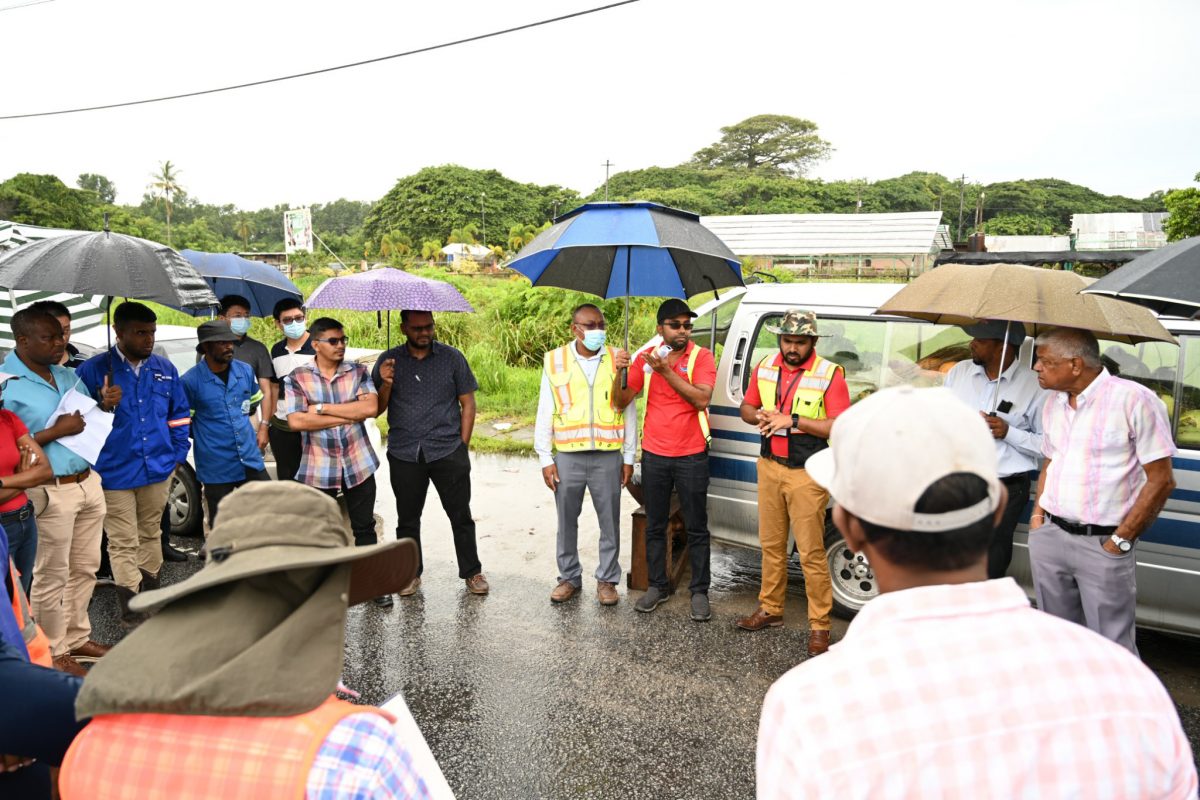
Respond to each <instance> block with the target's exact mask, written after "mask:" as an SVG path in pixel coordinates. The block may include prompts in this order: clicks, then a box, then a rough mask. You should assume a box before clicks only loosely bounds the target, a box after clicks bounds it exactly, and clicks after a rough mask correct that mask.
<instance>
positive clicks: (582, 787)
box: [92, 456, 1200, 800]
mask: <svg viewBox="0 0 1200 800" xmlns="http://www.w3.org/2000/svg"><path fill="white" fill-rule="evenodd" d="M474 461H475V472H474V480H473V487H474V501H473V502H472V510H473V512H474V516H475V518H476V521H477V525H478V536H479V549H480V557H481V560H482V561H483V565H484V572H485V574H486V575H487V577H488V580H489V582H490V583H491V586H492V593H491V594H490V595H489V596H487V597H476V596H474V595H470V594H468V593H467V592H466V590H465V588H464V585H463V582H462V581H461V580H459V579H458V577H457V575H458V570H457V566H456V564H455V560H454V549H453V546H452V544H451V539H450V529H449V524H448V522H447V521H446V518H445V515H444V513H443V512H442V510H441V508H440V506H439V504H438V503H437V502H436V494H435V493H433V492H432V491H431V497H430V500H429V502H428V504H427V505H426V509H425V525H424V527H423V531H422V538H423V540H424V544H425V558H426V568H425V576H424V578H423V579H422V587H421V590H420V591H419V592H418V593H417V594H416V595H415V596H413V597H410V598H403V599H400V598H397V603H396V606H395V608H393V609H390V610H381V609H378V608H375V607H374V606H372V605H370V604H367V605H363V606H359V607H356V608H354V609H351V610H350V612H349V620H348V625H347V632H346V670H345V676H344V680H345V683H346V684H347V685H348V686H350V687H351V688H354V689H356V690H357V691H359V692H361V693H362V695H363V699H364V700H365V701H367V702H371V703H382V702H383V701H385V700H386V699H388V698H389V697H391V696H393V695H395V694H396V693H398V692H400V693H403V694H404V697H405V699H406V700H407V702H408V705H409V708H410V709H411V710H412V713H413V716H414V718H415V719H416V721H417V723H418V724H419V725H420V726H421V729H422V731H423V732H424V734H425V738H426V740H427V741H428V743H429V745H430V748H431V749H432V751H433V753H434V755H435V756H436V757H437V759H438V761H439V763H440V764H441V766H442V769H443V771H444V772H445V774H446V778H447V779H448V781H449V783H450V785H451V786H452V787H453V788H454V790H455V792H456V794H457V796H458V797H459V798H463V800H469V799H470V798H599V797H621V798H654V799H655V800H657V799H658V798H743V797H753V796H754V743H755V737H756V734H757V726H758V712H759V708H760V706H761V703H762V699H763V696H764V694H765V693H766V691H767V689H768V688H769V687H770V685H771V683H772V682H773V681H774V680H775V679H776V678H778V677H779V676H780V675H781V674H783V673H784V672H786V671H787V670H788V669H790V668H791V667H793V666H795V665H796V664H797V663H799V662H800V661H802V660H803V659H804V658H805V654H804V653H805V646H806V631H805V622H804V620H805V612H804V596H803V587H802V586H801V585H800V583H799V570H798V569H796V570H794V572H793V574H794V576H795V577H794V579H793V580H792V582H791V586H790V589H789V597H788V607H787V610H786V612H785V616H786V619H787V626H786V627H784V628H782V629H775V630H770V631H765V632H762V633H756V634H750V633H745V632H743V631H740V630H738V629H736V628H734V627H733V625H732V624H731V623H732V619H733V618H734V617H735V616H738V615H741V614H745V613H749V612H750V611H751V610H753V608H754V605H755V602H756V594H757V590H758V563H757V561H758V559H757V553H754V552H750V551H744V550H740V549H736V548H731V549H727V548H722V547H720V546H714V549H713V587H712V590H711V592H710V598H711V600H712V604H713V619H712V621H711V622H707V623H696V622H693V621H692V620H691V619H690V618H689V617H688V613H687V611H688V608H687V606H688V603H687V592H686V589H685V590H684V591H683V592H682V593H681V594H678V595H676V596H675V597H673V598H672V599H671V601H670V602H668V603H667V604H666V605H664V606H662V607H661V608H659V609H658V611H656V612H655V613H653V614H637V613H635V612H634V611H633V603H632V601H633V600H634V599H636V597H637V596H638V593H636V592H633V593H628V594H627V593H626V590H625V588H624V586H622V587H619V590H620V592H621V602H620V603H619V604H618V605H617V606H615V607H611V608H605V607H601V606H600V605H599V604H598V603H597V602H596V599H595V593H594V589H595V585H594V582H593V581H592V580H591V578H590V577H589V576H590V575H591V573H592V571H593V570H594V569H595V565H596V544H595V542H596V538H597V535H598V529H597V527H596V524H595V519H594V515H593V514H591V511H590V508H589V507H588V504H585V509H584V514H583V516H582V517H581V519H580V542H581V558H582V561H583V568H584V578H585V582H584V591H583V592H581V593H580V594H579V595H578V596H577V597H576V598H575V599H573V600H572V601H570V602H568V603H566V604H563V605H552V604H551V603H550V601H549V593H550V590H551V589H553V588H554V584H555V577H556V569H555V565H554V532H555V517H554V504H553V500H552V497H551V495H550V492H549V491H548V490H547V489H546V488H545V486H544V485H543V484H542V483H541V473H540V470H538V468H537V465H536V462H534V461H533V460H530V459H522V458H504V457H490V456H476V457H475V459H474ZM386 469H387V464H386V462H385V463H384V465H383V467H382V468H381V472H384V471H386ZM378 479H379V485H380V486H381V487H386V486H388V482H387V478H386V475H383V474H381V475H379V476H378ZM624 503H625V508H624V514H623V520H624V521H625V522H624V524H623V529H624V530H623V537H622V565H623V566H624V567H625V568H626V569H628V553H629V525H628V519H629V513H631V512H632V511H633V509H634V508H635V506H636V504H635V503H634V502H633V500H632V499H630V498H629V497H627V496H626V497H625V499H624ZM376 511H377V513H378V514H379V515H380V516H381V517H382V518H383V520H384V523H383V527H384V530H386V531H387V532H388V534H389V535H391V532H392V531H393V530H394V525H395V508H394V506H393V504H392V499H391V495H390V493H389V492H387V491H386V490H385V489H381V491H380V498H379V503H378V506H377V509H376ZM589 517H590V518H589ZM177 544H180V545H182V546H184V547H185V548H189V549H191V550H193V551H194V550H195V549H196V547H197V546H198V544H199V542H198V541H195V540H187V539H183V540H179V541H178V542H177ZM198 567H199V562H198V561H196V560H195V559H194V558H193V559H191V560H190V561H189V562H188V563H187V564H184V565H175V564H168V565H166V567H165V574H164V577H165V578H166V579H167V580H168V581H171V580H177V579H182V577H184V576H185V575H186V574H189V573H191V572H194V571H195V570H196V569H197V568H198ZM685 580H686V576H685ZM115 618H116V603H115V597H114V596H113V593H112V592H111V591H104V590H101V591H99V592H98V593H97V595H96V599H95V601H94V602H93V606H92V619H93V622H94V625H95V632H94V635H95V638H97V639H98V640H100V641H115V640H116V639H117V638H119V637H120V629H119V626H117V625H116V622H115ZM844 631H845V623H844V622H840V621H837V620H835V623H834V639H835V641H836V640H837V639H838V638H839V637H840V635H841V633H842V632H844ZM1138 643H1139V647H1140V648H1141V650H1142V656H1143V658H1144V659H1145V660H1146V662H1147V664H1149V665H1150V666H1151V667H1152V668H1153V669H1154V670H1155V671H1156V672H1157V673H1158V674H1159V676H1160V678H1162V680H1163V682H1164V683H1165V684H1166V686H1167V688H1168V690H1169V691H1170V692H1171V694H1172V696H1173V697H1174V698H1175V700H1176V703H1177V704H1178V706H1179V710H1180V715H1181V718H1182V719H1183V724H1184V728H1185V730H1186V731H1187V732H1188V736H1189V738H1190V739H1191V742H1192V748H1193V750H1194V751H1198V750H1200V640H1193V639H1186V638H1181V637H1174V636H1166V635H1163V634H1155V633H1153V632H1139V639H1138ZM280 679H281V680H284V681H286V680H287V670H286V668H285V669H283V670H281V673H280ZM847 724H854V722H853V720H847Z"/></svg>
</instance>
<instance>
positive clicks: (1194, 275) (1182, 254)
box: [1083, 236, 1200, 317]
mask: <svg viewBox="0 0 1200 800" xmlns="http://www.w3.org/2000/svg"><path fill="white" fill-rule="evenodd" d="M1083 293H1084V294H1106V295H1108V296H1110V297H1115V298H1117V299H1118V300H1127V301H1129V302H1130V303H1137V304H1138V305H1142V306H1148V307H1149V308H1152V309H1154V310H1155V311H1157V312H1158V313H1159V314H1169V315H1171V316H1178V317H1192V316H1196V315H1198V314H1200V236H1193V237H1192V238H1190V239H1184V240H1183V241H1180V242H1174V243H1172V244H1169V245H1167V246H1166V247H1163V248H1160V249H1158V250H1151V251H1150V252H1149V253H1146V254H1145V255H1143V256H1138V257H1137V258H1135V259H1134V260H1133V261H1130V262H1129V263H1128V264H1126V265H1125V266H1123V267H1121V268H1120V269H1116V270H1113V271H1112V272H1110V273H1109V274H1108V275H1106V276H1105V277H1103V278H1101V279H1100V280H1098V281H1096V282H1095V283H1093V284H1092V285H1091V286H1089V287H1087V288H1086V289H1084V290H1083Z"/></svg>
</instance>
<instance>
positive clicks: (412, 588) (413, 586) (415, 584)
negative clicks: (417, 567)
mask: <svg viewBox="0 0 1200 800" xmlns="http://www.w3.org/2000/svg"><path fill="white" fill-rule="evenodd" d="M420 588H421V578H420V577H416V578H413V579H412V582H411V583H409V584H408V586H405V587H404V588H403V589H401V590H400V591H398V592H396V594H398V595H400V596H401V597H412V596H413V595H414V594H416V593H417V589H420Z"/></svg>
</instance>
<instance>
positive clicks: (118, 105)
mask: <svg viewBox="0 0 1200 800" xmlns="http://www.w3.org/2000/svg"><path fill="white" fill-rule="evenodd" d="M42 1H43V2H48V1H49V0H42ZM637 2H639V0H618V2H615V3H609V4H608V5H603V6H596V7H595V8H588V9H584V10H583V11H576V12H574V13H571V14H563V15H562V16H558V17H550V18H549V19H543V20H538V21H537V22H529V23H526V24H524V25H517V26H515V27H512V28H505V29H503V30H499V31H492V32H491V33H481V34H479V35H478V36H468V37H467V38H465V39H455V40H454V41H451V42H442V43H441V44H434V45H429V46H428V47H418V48H417V49H415V50H406V51H404V52H403V53H393V54H392V55H390V56H379V57H378V58H368V59H366V60H365V61H355V62H353V63H350V64H340V65H338V66H336V67H323V68H322V69H314V70H309V71H308V72H297V73H294V74H292V75H281V76H279V77H276V78H264V79H263V80H260V81H249V82H247V83H238V84H234V85H232V86H222V87H220V88H218V89H203V90H200V91H196V92H184V93H182V94H171V95H165V96H163V97H152V98H150V99H148V100H130V101H127V102H124V103H108V104H106V105H102V106H86V107H83V108H68V109H63V110H61V111H36V112H33V113H30V114H6V115H3V116H0V120H8V119H29V118H30V117H53V116H57V115H60V114H79V113H82V112H84V111H102V110H104V109H108V108H124V107H126V106H142V105H146V104H147V103H161V102H164V101H166V100H181V99H183V98H185V97H200V96H201V95H206V94H217V93H219V92H231V91H233V90H235V89H247V88H249V87H251V86H264V85H266V84H268V83H280V82H281V81H290V80H294V79H296V78H307V77H310V76H312V75H323V74H325V73H327V72H337V71H338V70H343V69H351V68H352V67H362V66H366V65H367V64H378V63H379V62H381V61H390V60H391V59H394V58H404V57H405V56H413V55H418V54H420V53H429V52H432V51H434V50H444V49H446V48H448V47H457V46H458V45H461V44H469V43H470V42H478V41H482V40H484V39H493V38H495V37H497V36H505V35H507V34H510V33H517V32H518V31H525V30H529V29H530V28H539V27H541V26H543V25H551V24H553V23H555V22H562V21H564V20H568V19H574V18H575V17H584V16H587V15H588V14H595V13H598V12H600V11H608V10H609V9H612V8H617V7H619V6H627V5H629V4H631V3H637Z"/></svg>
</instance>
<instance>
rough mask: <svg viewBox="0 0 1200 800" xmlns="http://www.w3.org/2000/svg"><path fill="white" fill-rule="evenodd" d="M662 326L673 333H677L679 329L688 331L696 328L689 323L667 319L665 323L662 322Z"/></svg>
mask: <svg viewBox="0 0 1200 800" xmlns="http://www.w3.org/2000/svg"><path fill="white" fill-rule="evenodd" d="M663 325H665V326H667V327H668V328H670V329H671V330H673V331H677V330H679V329H680V328H683V329H684V330H685V331H690V330H691V329H692V328H694V327H696V326H695V325H694V324H693V323H691V322H680V321H679V320H677V319H669V320H667V321H666V322H664V323H663Z"/></svg>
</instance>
